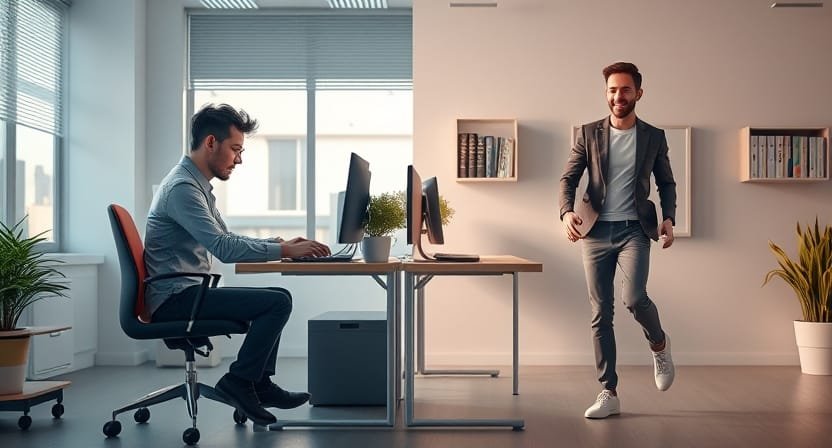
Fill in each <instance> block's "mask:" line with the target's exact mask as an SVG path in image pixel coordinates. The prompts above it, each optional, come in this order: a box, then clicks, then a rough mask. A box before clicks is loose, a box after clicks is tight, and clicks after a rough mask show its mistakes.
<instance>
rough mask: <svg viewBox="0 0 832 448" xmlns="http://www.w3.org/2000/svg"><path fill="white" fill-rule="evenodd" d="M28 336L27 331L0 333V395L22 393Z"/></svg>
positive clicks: (26, 364) (26, 362)
mask: <svg viewBox="0 0 832 448" xmlns="http://www.w3.org/2000/svg"><path fill="white" fill-rule="evenodd" d="M30 336H31V335H30V333H29V332H28V331H27V330H12V331H0V395H7V394H19V393H21V392H23V383H24V382H25V381H26V368H27V366H28V365H29V340H30V339H31V337H30Z"/></svg>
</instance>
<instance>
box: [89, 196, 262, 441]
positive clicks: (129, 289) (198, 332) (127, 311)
mask: <svg viewBox="0 0 832 448" xmlns="http://www.w3.org/2000/svg"><path fill="white" fill-rule="evenodd" d="M107 210H108V214H109V216H110V225H111V227H112V230H113V237H114V238H115V242H116V249H117V251H118V261H119V265H120V267H121V299H120V304H119V320H120V322H121V328H122V329H123V330H124V332H125V333H126V334H127V335H128V336H130V337H131V338H133V339H163V340H164V342H165V345H167V346H168V347H169V348H171V349H178V350H182V351H184V352H185V382H184V383H183V384H174V385H171V386H167V387H165V388H162V389H159V390H157V391H155V392H151V393H149V394H147V395H145V396H144V397H142V398H140V399H138V400H136V401H134V402H133V403H130V404H128V405H126V406H123V407H121V408H118V409H116V410H114V411H113V418H112V420H111V421H108V422H107V423H105V424H104V435H106V436H107V437H108V438H109V437H116V436H118V434H119V433H120V432H121V423H119V421H118V420H116V416H117V415H118V414H121V413H123V412H127V411H130V410H133V409H136V412H135V414H133V418H134V419H135V420H136V422H137V423H146V422H147V421H148V420H149V419H150V411H149V410H148V409H147V407H148V406H152V405H155V404H158V403H163V402H165V401H169V400H173V399H174V398H182V399H184V400H185V401H186V402H187V407H188V415H189V416H190V417H191V420H192V426H191V427H190V428H187V429H186V430H185V431H184V432H183V433H182V440H183V441H184V442H185V443H186V444H187V445H193V444H195V443H197V442H198V441H199V430H198V429H197V427H196V416H197V399H198V398H199V397H200V396H203V397H205V398H208V399H211V400H214V401H219V402H221V403H225V404H227V405H229V406H233V405H232V404H231V403H230V401H229V400H228V399H227V397H226V396H225V395H224V394H223V393H221V392H219V391H217V390H216V389H214V388H213V387H211V386H208V385H206V384H203V383H200V382H197V373H196V362H195V361H194V354H200V355H202V356H208V354H209V353H210V351H211V350H212V349H213V346H212V345H211V341H210V340H209V339H208V337H209V336H217V335H230V334H232V333H235V334H242V333H245V332H247V331H248V323H247V322H239V321H233V320H201V319H199V309H200V307H201V305H202V300H203V298H204V297H205V293H206V292H207V290H208V288H209V287H211V288H213V287H216V285H217V282H218V281H219V278H220V276H219V274H204V273H192V272H191V273H189V272H175V273H168V274H161V275H157V276H155V277H151V278H148V277H147V270H146V268H145V264H144V244H143V243H142V239H141V236H139V233H138V231H137V230H136V224H135V222H134V221H133V218H132V217H131V216H130V213H129V212H128V211H127V210H125V209H124V208H123V207H121V206H119V205H116V204H112V205H110V206H109V207H107ZM174 277H198V278H201V279H202V286H201V288H202V289H201V292H200V294H199V295H198V297H197V298H196V300H195V301H194V307H193V310H192V311H191V316H190V320H188V321H172V322H158V323H157V322H151V321H150V316H149V315H148V314H147V313H146V312H145V308H144V305H145V303H144V292H145V286H146V285H147V284H149V283H152V282H154V281H157V280H162V279H168V278H174ZM203 347H204V349H203ZM246 420H247V419H246V417H245V415H243V414H242V413H240V412H239V411H237V410H236V409H235V410H234V421H235V422H236V423H237V424H244V423H245V422H246Z"/></svg>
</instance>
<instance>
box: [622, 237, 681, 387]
mask: <svg viewBox="0 0 832 448" xmlns="http://www.w3.org/2000/svg"><path fill="white" fill-rule="evenodd" d="M629 227H630V228H629V229H628V231H627V232H626V233H625V234H622V237H623V240H622V246H621V252H620V254H619V256H618V264H619V266H620V267H621V271H622V274H623V277H624V278H623V299H624V304H625V305H626V306H627V309H628V310H630V312H631V313H633V317H635V319H636V321H637V322H638V323H639V324H640V325H641V328H642V331H644V336H645V337H646V338H647V341H648V342H649V343H650V349H651V351H652V355H653V376H654V378H655V381H656V387H657V388H658V389H659V390H662V391H664V390H667V389H669V388H670V386H671V385H672V384H673V379H674V377H675V374H676V371H675V368H674V366H673V359H672V357H671V356H670V339H669V338H668V337H667V335H666V334H665V332H664V330H662V325H661V322H660V321H659V311H658V309H657V308H656V304H655V303H653V301H652V300H650V297H649V296H648V295H647V277H648V273H649V271H650V240H649V239H648V237H647V235H645V234H644V231H643V230H642V229H641V226H640V225H639V224H638V222H635V223H634V224H631V225H630V226H629Z"/></svg>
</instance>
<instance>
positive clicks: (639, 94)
mask: <svg viewBox="0 0 832 448" xmlns="http://www.w3.org/2000/svg"><path fill="white" fill-rule="evenodd" d="M643 94H644V90H641V89H638V90H637V91H636V101H638V100H640V99H641V95H643Z"/></svg>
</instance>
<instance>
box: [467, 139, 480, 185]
mask: <svg viewBox="0 0 832 448" xmlns="http://www.w3.org/2000/svg"><path fill="white" fill-rule="evenodd" d="M478 139H479V136H477V134H476V133H473V132H470V133H468V177H477V140H478Z"/></svg>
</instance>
